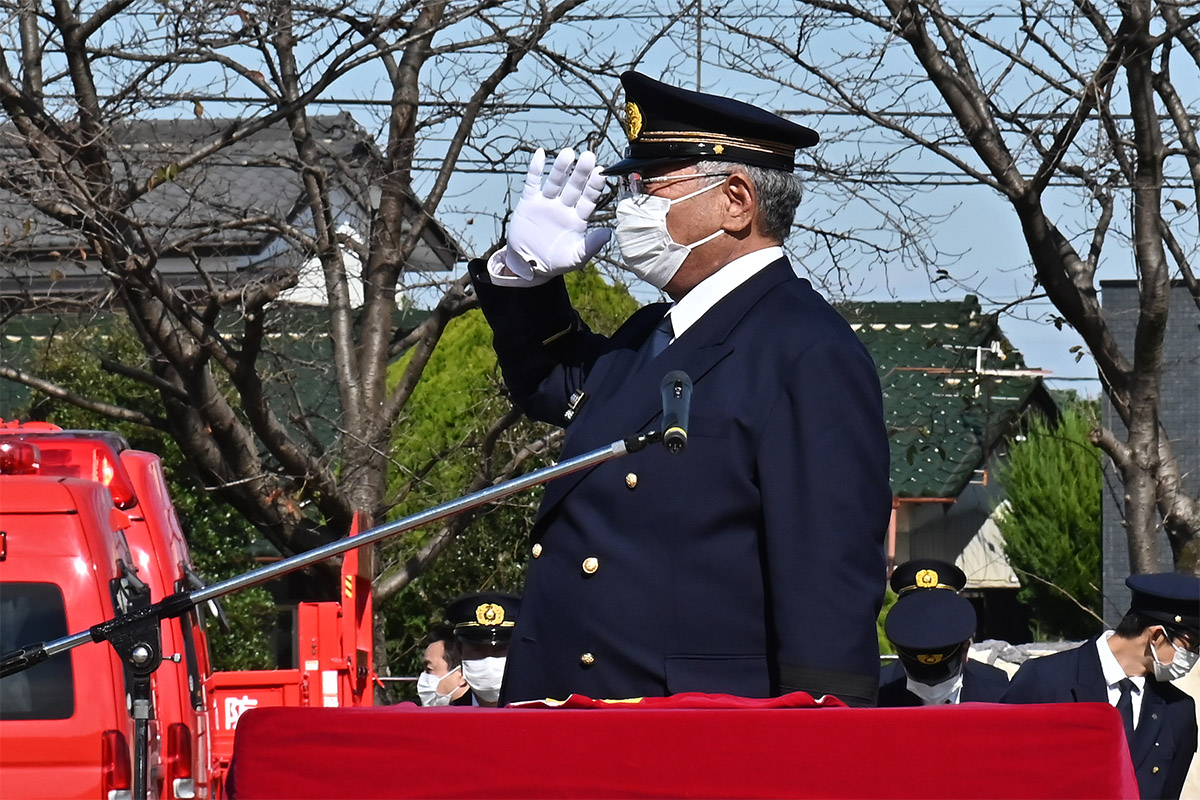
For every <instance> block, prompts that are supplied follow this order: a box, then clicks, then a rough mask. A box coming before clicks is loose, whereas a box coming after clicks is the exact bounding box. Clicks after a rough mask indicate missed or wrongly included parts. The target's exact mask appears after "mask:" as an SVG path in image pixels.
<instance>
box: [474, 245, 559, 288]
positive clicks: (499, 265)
mask: <svg viewBox="0 0 1200 800" xmlns="http://www.w3.org/2000/svg"><path fill="white" fill-rule="evenodd" d="M487 268H488V275H490V276H491V278H492V285H493V286H516V287H520V288H528V287H531V286H541V285H542V284H543V283H545V282H546V281H548V280H550V279H551V278H552V277H554V276H553V275H543V274H541V273H537V272H534V271H533V270H532V269H531V268H530V266H529V264H528V263H527V262H526V261H525V260H524V259H522V258H521V257H520V256H518V255H517V254H516V253H513V254H512V255H511V256H510V255H509V252H508V247H501V248H500V249H499V250H497V251H496V252H494V253H492V257H491V258H489V259H488V265H487Z"/></svg>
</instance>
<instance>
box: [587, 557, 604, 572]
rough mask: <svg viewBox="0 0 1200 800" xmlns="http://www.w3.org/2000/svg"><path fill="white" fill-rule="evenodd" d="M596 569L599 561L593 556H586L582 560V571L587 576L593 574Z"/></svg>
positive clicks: (598, 566)
mask: <svg viewBox="0 0 1200 800" xmlns="http://www.w3.org/2000/svg"><path fill="white" fill-rule="evenodd" d="M598 569H600V559H598V558H596V557H595V556H588V557H587V558H585V559H584V560H583V571H584V572H586V573H587V574H588V575H591V574H593V573H594V572H595V571H596V570H598Z"/></svg>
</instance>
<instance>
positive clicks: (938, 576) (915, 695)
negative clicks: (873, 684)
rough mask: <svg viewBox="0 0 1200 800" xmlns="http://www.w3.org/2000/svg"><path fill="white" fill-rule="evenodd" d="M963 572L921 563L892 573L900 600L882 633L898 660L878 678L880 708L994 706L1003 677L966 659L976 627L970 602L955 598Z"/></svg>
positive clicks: (945, 565) (931, 562)
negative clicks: (947, 705)
mask: <svg viewBox="0 0 1200 800" xmlns="http://www.w3.org/2000/svg"><path fill="white" fill-rule="evenodd" d="M966 585H967V576H966V575H964V574H963V571H962V570H961V569H959V568H958V567H956V566H954V565H953V564H951V563H949V562H946V561H939V560H937V559H933V558H921V559H914V560H912V561H907V562H905V563H903V564H901V565H900V566H898V567H896V569H895V570H893V571H892V577H891V586H892V591H894V592H895V593H896V594H897V595H899V599H897V600H896V602H895V604H893V605H892V608H891V610H889V611H888V616H887V620H886V621H885V622H884V633H885V634H886V635H887V637H888V640H889V641H890V642H891V643H892V645H893V646H894V647H895V648H896V653H897V655H898V659H897V661H896V662H895V663H892V664H889V665H888V666H886V667H884V669H883V671H882V672H881V674H880V683H879V705H880V706H881V707H899V706H920V705H926V706H933V705H945V704H957V703H995V702H998V701H999V700H1000V697H1001V695H1003V694H1004V691H1005V690H1006V689H1007V688H1008V674H1007V673H1006V672H1005V671H1004V670H1002V669H999V668H997V667H993V666H991V665H990V664H983V663H981V662H979V661H975V660H973V659H971V658H969V657H968V655H969V653H970V650H971V642H972V641H974V639H975V628H976V624H977V620H976V616H975V608H974V606H972V605H971V601H969V600H967V599H966V598H965V597H963V596H961V595H960V594H958V593H959V592H960V591H962V588H963V587H964V586H966Z"/></svg>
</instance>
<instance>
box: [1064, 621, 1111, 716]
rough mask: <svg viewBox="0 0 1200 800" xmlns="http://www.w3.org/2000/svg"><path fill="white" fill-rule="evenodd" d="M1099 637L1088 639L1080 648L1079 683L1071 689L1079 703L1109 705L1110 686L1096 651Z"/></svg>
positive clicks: (1077, 678) (1077, 675) (1077, 676)
mask: <svg viewBox="0 0 1200 800" xmlns="http://www.w3.org/2000/svg"><path fill="white" fill-rule="evenodd" d="M1097 639H1098V637H1093V638H1091V639H1088V641H1087V643H1086V644H1084V645H1081V646H1080V647H1079V667H1078V672H1077V674H1076V680H1077V683H1076V684H1075V686H1073V687H1072V688H1071V694H1072V695H1073V696H1074V698H1075V702H1077V703H1107V702H1108V684H1107V683H1106V682H1105V680H1104V670H1102V669H1101V668H1100V654H1099V653H1098V652H1097V651H1096V646H1097V645H1096V641H1097Z"/></svg>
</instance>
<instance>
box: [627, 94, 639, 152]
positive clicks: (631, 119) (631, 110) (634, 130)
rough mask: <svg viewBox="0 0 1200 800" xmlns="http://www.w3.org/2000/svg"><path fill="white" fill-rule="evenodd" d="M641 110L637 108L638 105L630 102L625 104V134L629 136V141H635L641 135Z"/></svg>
mask: <svg viewBox="0 0 1200 800" xmlns="http://www.w3.org/2000/svg"><path fill="white" fill-rule="evenodd" d="M643 121H644V120H643V118H642V110H641V109H640V108H638V104H637V103H635V102H633V101H630V102H628V103H626V104H625V133H626V134H627V135H628V136H629V141H631V142H632V141H635V140H636V139H637V138H638V137H639V136H641V135H642V122H643Z"/></svg>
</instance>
